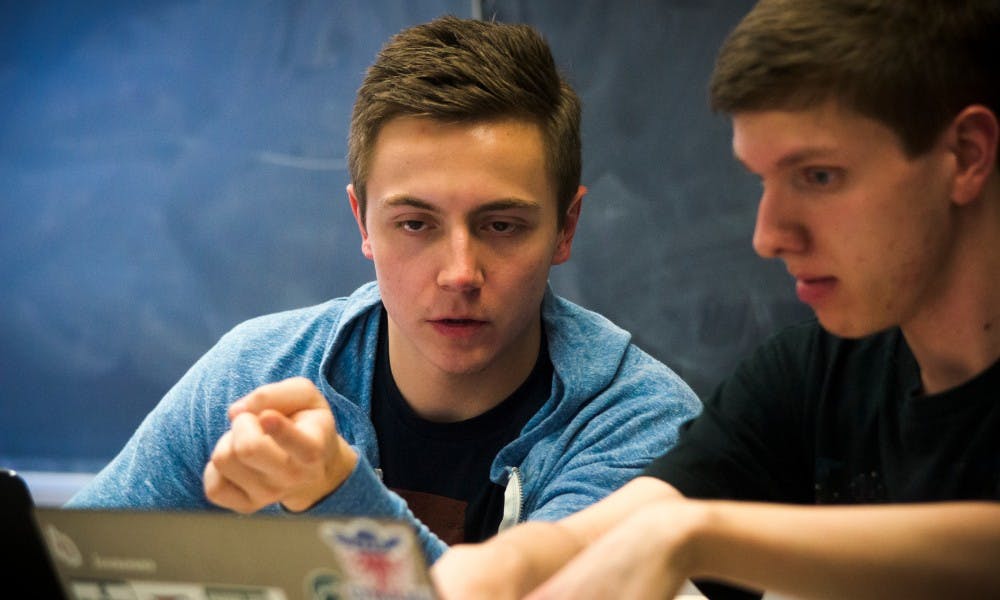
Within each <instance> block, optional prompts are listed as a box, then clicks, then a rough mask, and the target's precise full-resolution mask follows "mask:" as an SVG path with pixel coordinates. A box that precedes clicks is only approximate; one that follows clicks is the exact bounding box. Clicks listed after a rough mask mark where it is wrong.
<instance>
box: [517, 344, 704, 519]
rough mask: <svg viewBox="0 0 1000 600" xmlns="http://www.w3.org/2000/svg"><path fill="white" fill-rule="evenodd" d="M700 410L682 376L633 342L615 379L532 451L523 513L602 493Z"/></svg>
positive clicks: (568, 508) (539, 513)
mask: <svg viewBox="0 0 1000 600" xmlns="http://www.w3.org/2000/svg"><path fill="white" fill-rule="evenodd" d="M700 411H701V402H700V401H699V400H698V398H697V396H696V395H695V393H694V392H693V391H692V390H691V388H690V387H689V386H688V385H687V384H686V383H685V382H684V381H683V380H681V378H680V377H678V376H677V375H676V374H675V373H674V372H673V371H671V370H670V369H669V368H667V367H666V366H664V365H663V364H661V363H659V362H658V361H656V360H655V359H653V358H652V357H650V356H648V355H646V354H645V353H644V352H642V351H641V350H639V349H638V348H636V347H634V346H631V347H630V348H629V349H628V351H627V352H626V356H625V359H624V361H623V362H622V364H621V368H620V369H619V371H618V373H617V374H616V376H615V377H614V379H613V381H612V382H611V384H610V385H609V386H608V387H607V388H605V389H604V390H603V391H601V392H600V393H599V394H598V395H596V396H595V397H594V398H593V399H592V400H590V401H589V402H586V403H585V404H583V405H582V406H581V407H580V410H579V411H578V412H577V413H576V414H574V415H572V416H571V417H570V418H569V420H568V422H567V423H566V424H565V426H564V427H562V428H559V429H556V430H554V431H553V432H552V433H550V434H549V435H547V436H546V437H544V438H543V439H541V440H539V441H538V442H537V443H536V444H535V445H534V447H533V448H532V450H531V451H530V452H529V453H528V455H527V457H526V458H525V460H524V462H523V463H522V465H521V469H520V471H521V473H522V476H523V478H524V482H523V486H524V494H525V497H524V502H523V504H524V507H525V511H524V518H526V519H528V520H543V521H553V520H557V519H561V518H563V517H565V516H567V515H569V514H572V513H574V512H577V511H579V510H582V509H584V508H586V507H587V506H590V505H591V504H593V503H595V502H597V501H599V500H601V499H603V498H604V497H605V496H607V495H608V494H610V493H611V492H613V491H615V490H617V489H618V488H620V487H621V486H623V485H624V484H626V483H627V482H629V481H630V480H632V479H633V478H635V477H636V476H638V475H640V474H641V473H642V471H643V469H644V468H645V467H646V466H647V465H648V464H649V463H650V462H651V461H652V460H654V459H655V458H657V457H659V456H660V455H662V454H663V453H665V452H666V451H667V450H669V449H670V448H671V447H672V446H673V445H674V444H675V443H676V441H677V436H678V430H679V428H680V426H681V425H682V424H683V423H685V422H687V421H689V420H690V419H692V418H694V417H695V416H696V415H697V414H698V413H699V412H700Z"/></svg>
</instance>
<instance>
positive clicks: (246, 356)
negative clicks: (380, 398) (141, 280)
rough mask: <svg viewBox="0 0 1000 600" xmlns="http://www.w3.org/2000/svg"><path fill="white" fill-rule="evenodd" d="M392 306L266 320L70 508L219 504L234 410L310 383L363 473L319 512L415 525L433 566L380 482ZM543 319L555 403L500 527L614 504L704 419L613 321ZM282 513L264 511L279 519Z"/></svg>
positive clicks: (582, 313) (509, 491)
mask: <svg viewBox="0 0 1000 600" xmlns="http://www.w3.org/2000/svg"><path fill="white" fill-rule="evenodd" d="M382 310H383V308H382V304H381V298H380V295H379V292H378V286H377V284H375V283H374V282H372V283H369V284H366V285H364V286H362V287H361V288H359V289H358V290H357V291H355V292H354V293H353V294H352V295H351V296H349V297H346V298H337V299H334V300H331V301H329V302H326V303H324V304H320V305H317V306H312V307H308V308H302V309H298V310H293V311H288V312H282V313H277V314H273V315H267V316H263V317H258V318H256V319H252V320H250V321H247V322H245V323H243V324H241V325H239V326H237V327H236V328H234V329H233V330H232V331H230V332H229V333H227V334H226V335H225V336H223V337H222V339H221V340H220V341H219V343H218V344H216V345H215V347H214V348H212V349H211V350H210V351H209V352H208V353H206V354H205V355H204V356H203V357H202V358H201V359H200V360H199V361H198V362H197V363H195V364H194V366H192V367H191V369H190V370H189V371H188V372H187V373H186V374H185V375H184V377H182V378H181V380H180V381H179V382H178V383H177V384H176V385H175V386H174V387H173V388H172V389H171V390H170V391H169V392H167V395H166V396H164V398H163V400H161V401H160V403H159V404H158V405H157V406H156V408H154V409H153V411H152V412H150V414H149V415H148V416H147V417H146V419H145V420H144V421H143V422H142V424H141V425H140V426H139V428H138V429H137V430H136V432H135V435H133V436H132V438H131V439H130V440H129V441H128V443H127V444H126V445H125V447H124V448H123V449H122V451H121V452H120V453H119V454H118V456H117V457H115V458H114V460H112V461H111V462H110V463H109V464H108V465H107V466H106V467H105V468H104V469H102V470H101V472H100V473H98V475H97V477H95V478H94V479H93V480H92V481H91V482H90V483H89V484H88V485H87V486H86V487H84V488H83V489H82V490H80V492H78V493H77V494H76V495H75V496H74V497H73V498H72V499H71V500H70V502H69V503H68V505H69V506H74V507H93V508H98V507H101V508H149V509H199V510H205V509H217V508H218V507H215V506H214V505H212V504H211V503H210V502H209V501H208V499H207V498H205V494H204V489H203V487H202V472H203V471H204V468H205V465H206V464H207V463H208V460H209V457H210V455H211V453H212V450H213V448H214V447H215V444H216V442H217V441H218V439H219V438H220V437H222V435H223V434H224V433H226V431H227V430H228V429H229V420H228V419H227V417H226V410H227V408H228V406H229V405H230V404H232V403H233V402H234V401H236V400H237V399H239V398H241V397H243V396H245V395H246V394H248V393H250V392H251V391H252V390H254V389H255V388H257V387H259V386H261V385H263V384H265V383H271V382H274V381H280V380H282V379H287V378H289V377H295V376H301V377H305V378H307V379H309V380H311V381H312V382H313V383H315V384H316V387H318V388H319V389H320V391H322V392H323V395H324V396H326V398H327V400H328V401H329V402H330V406H331V408H332V410H333V413H334V416H335V418H336V421H337V429H338V431H339V432H340V434H341V435H342V436H343V437H344V439H346V440H347V442H348V443H349V444H351V446H353V447H354V449H355V450H356V451H357V452H358V456H359V460H358V464H357V467H356V468H355V469H354V471H353V472H352V473H351V475H350V476H349V477H348V478H347V480H346V481H344V483H343V484H342V485H341V486H340V487H339V488H337V490H335V491H334V492H333V493H332V494H330V495H329V496H327V497H326V498H325V499H323V500H322V501H320V502H319V503H317V504H316V505H315V506H313V507H312V508H310V509H309V510H308V511H307V512H308V514H312V515H324V514H338V515H343V514H347V515H359V516H360V515H365V516H372V517H390V518H400V519H406V520H409V521H410V522H411V523H412V524H413V525H414V526H415V527H416V529H417V533H418V536H419V538H420V541H421V544H422V545H423V549H424V552H425V554H426V556H427V558H428V561H429V562H433V561H434V560H437V558H438V557H439V556H440V555H441V554H442V553H444V551H445V550H446V549H447V546H446V545H445V544H444V542H442V541H441V540H440V539H438V538H437V537H436V536H435V535H434V534H433V533H431V532H430V530H429V529H427V527H426V526H424V525H423V524H422V523H420V522H419V521H418V520H417V519H416V518H414V516H413V515H412V513H410V511H409V509H408V508H407V506H406V503H405V502H404V501H403V499H402V498H400V497H399V496H398V495H396V494H395V493H393V492H391V491H389V490H388V489H387V488H386V487H385V486H383V485H382V483H381V482H380V481H379V478H378V475H377V473H376V470H375V469H376V468H377V467H378V465H379V456H378V443H377V441H376V439H375V430H374V428H373V426H372V424H371V421H370V420H369V412H370V407H371V388H372V374H373V371H374V368H375V353H376V347H377V345H378V328H379V318H380V316H381V311H382ZM542 319H543V321H544V323H545V326H544V330H545V333H546V337H547V340H548V346H549V354H550V357H551V360H552V365H553V376H552V394H551V396H550V398H549V399H548V401H546V403H545V404H544V405H543V406H542V408H541V409H540V410H539V411H538V413H537V414H535V416H533V417H532V418H531V419H530V420H529V421H528V422H527V424H526V425H525V426H524V429H523V430H522V432H521V435H520V437H518V438H517V439H516V440H514V441H512V442H511V443H509V444H508V445H507V446H506V447H504V448H503V449H502V450H501V451H500V453H499V454H497V457H496V459H494V461H493V466H492V468H491V470H490V478H491V479H492V480H493V481H494V482H496V483H497V484H499V485H502V486H506V493H505V502H504V505H505V506H504V516H503V521H502V523H501V528H505V527H507V526H510V525H513V524H515V523H517V522H520V521H524V520H527V519H534V520H548V521H551V520H556V519H559V518H562V517H565V516H567V515H569V514H571V513H573V512H576V511H578V510H580V509H582V508H585V507H586V506H589V505H590V504H592V503H594V502H596V501H598V500H600V499H601V498H603V497H605V496H606V495H608V494H609V493H611V492H612V491H614V490H615V489H617V488H619V487H621V486H622V485H623V484H625V483H626V482H627V481H629V480H630V479H632V478H633V477H635V476H636V475H637V474H639V473H640V472H641V470H642V468H643V467H645V466H646V464H647V463H649V462H650V461H651V460H652V459H653V458H655V457H657V456H659V455H660V454H662V453H663V452H665V451H666V450H667V449H668V448H670V447H671V446H672V445H673V444H674V442H675V441H676V439H677V429H678V427H679V426H680V425H681V423H683V422H684V421H687V420H688V419H690V418H692V417H693V416H695V414H696V413H697V412H698V411H699V410H700V407H701V405H700V403H699V402H698V400H697V398H696V396H695V394H694V392H692V391H691V389H690V388H689V387H688V386H687V385H686V384H685V383H684V382H683V381H682V380H681V379H680V378H679V377H678V376H677V375H676V374H674V373H673V371H671V370H670V369H668V368H667V367H666V366H664V365H663V364H662V363H660V362H658V361H656V360H655V359H653V358H652V357H651V356H649V355H648V354H646V353H645V352H643V351H642V350H640V349H639V348H637V347H636V346H634V345H632V344H631V342H630V339H631V336H630V335H629V334H628V333H627V332H626V331H624V330H622V329H620V328H618V327H616V326H615V325H613V324H612V323H611V322H609V321H608V320H607V319H605V318H604V317H602V316H600V315H598V314H596V313H593V312H591V311H588V310H585V309H583V308H581V307H579V306H577V305H575V304H573V303H571V302H569V301H567V300H564V299H562V298H559V297H557V296H556V295H555V294H553V293H552V291H551V289H549V290H546V294H545V297H544V299H543V301H542ZM280 511H281V507H280V506H279V505H277V504H275V505H272V506H269V507H267V508H265V509H264V510H263V511H261V512H280Z"/></svg>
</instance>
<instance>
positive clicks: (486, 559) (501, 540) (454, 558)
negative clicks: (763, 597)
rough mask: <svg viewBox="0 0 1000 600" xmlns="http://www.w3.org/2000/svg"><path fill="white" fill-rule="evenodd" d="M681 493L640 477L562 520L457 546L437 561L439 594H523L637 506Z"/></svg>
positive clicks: (494, 599)
mask: <svg viewBox="0 0 1000 600" xmlns="http://www.w3.org/2000/svg"><path fill="white" fill-rule="evenodd" d="M677 496H679V495H678V493H677V492H676V490H674V489H673V488H672V487H670V486H668V485H667V484H665V483H663V482H660V481H658V480H654V479H650V478H647V477H641V478H639V479H637V480H635V481H633V482H631V483H629V484H627V485H625V486H624V487H623V488H622V489H621V490H619V491H617V492H615V493H613V494H611V495H610V496H608V497H607V498H605V499H604V500H602V501H600V502H598V503H596V504H594V505H592V506H590V507H589V508H587V509H585V510H583V511H580V512H578V513H575V514H573V515H570V516H569V517H566V518H564V519H562V520H561V521H559V522H557V523H550V522H544V521H529V522H527V523H523V524H521V525H518V526H517V527H513V528H511V529H508V530H507V531H504V532H502V533H499V534H497V535H496V536H494V537H493V538H491V539H490V540H488V541H486V542H484V543H481V544H466V545H459V546H455V547H453V548H451V549H450V550H448V552H446V553H445V555H444V557H443V558H442V559H441V560H440V561H438V562H437V563H436V564H435V565H434V569H433V575H434V580H435V583H436V585H437V588H438V592H439V594H440V597H441V598H444V599H446V600H452V599H453V598H454V599H459V598H461V599H462V600H469V599H477V600H478V599H479V598H483V599H489V600H501V599H507V598H522V597H523V596H524V595H525V594H527V593H528V592H529V591H531V590H533V589H535V588H536V587H538V586H539V585H540V584H541V583H542V582H544V581H545V580H547V579H548V578H549V577H551V576H552V575H553V574H554V573H555V572H556V571H558V570H559V569H560V568H562V567H563V566H564V565H565V564H566V563H568V562H570V560H572V559H573V557H575V556H576V555H577V554H579V553H580V552H581V551H582V550H583V549H584V548H585V547H586V546H588V545H589V544H590V543H591V542H593V540H595V539H597V538H598V537H600V536H601V535H602V534H603V533H604V532H606V531H608V530H609V529H612V528H613V527H614V526H615V525H617V524H618V523H620V522H621V521H622V520H624V519H625V518H626V517H627V516H628V515H629V514H631V512H633V511H634V510H635V509H637V508H638V507H640V506H642V505H644V504H645V503H647V502H650V501H653V500H655V499H662V498H667V497H677Z"/></svg>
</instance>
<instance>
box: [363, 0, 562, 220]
mask: <svg viewBox="0 0 1000 600" xmlns="http://www.w3.org/2000/svg"><path fill="white" fill-rule="evenodd" d="M401 116H417V117H429V118H432V119H439V120H442V121H446V122H459V123H461V122H479V121H492V120H499V119H505V118H518V119H525V120H530V121H532V122H535V123H537V124H538V125H539V127H540V128H541V132H542V139H543V141H544V143H545V153H546V163H547V164H546V167H547V168H548V169H549V172H550V173H551V175H552V177H553V182H554V183H555V187H556V193H557V201H558V208H559V223H560V226H561V225H562V222H563V221H562V220H563V218H564V217H565V213H566V210H567V209H568V208H569V203H570V202H571V201H572V199H573V197H574V196H575V195H576V190H577V188H578V187H579V185H580V170H581V150H580V145H581V142H580V101H579V98H577V95H576V93H575V92H574V91H573V89H572V88H571V87H570V86H569V84H568V83H567V82H566V81H565V80H564V79H563V78H562V76H561V75H560V73H559V71H558V69H557V67H556V64H555V59H554V58H553V57H552V53H551V51H550V49H549V46H548V44H547V43H546V42H545V40H544V39H543V38H542V36H541V35H540V34H539V33H538V32H537V31H535V30H534V29H532V28H531V27H529V26H527V25H515V24H504V23H495V22H485V21H477V20H471V19H468V20H467V19H459V18H456V17H453V16H445V17H441V18H438V19H436V20H434V21H431V22H429V23H425V24H422V25H417V26H415V27H411V28H409V29H404V30H403V31H401V32H400V33H398V34H396V35H395V36H393V37H392V39H390V40H389V42H388V43H387V44H386V45H385V46H384V47H383V48H382V50H381V51H380V52H379V54H378V57H377V58H376V59H375V62H374V64H372V66H371V67H369V69H368V71H367V73H366V74H365V79H364V82H363V83H362V84H361V87H360V88H359V89H358V95H357V99H356V101H355V103H354V112H353V114H352V116H351V132H350V137H349V140H348V153H347V164H348V169H349V172H350V176H351V182H352V183H353V184H354V189H355V192H356V194H357V197H358V202H359V203H360V204H361V206H360V211H361V214H362V217H363V216H364V210H365V202H366V200H365V191H366V190H365V186H366V183H367V179H368V174H369V169H370V167H371V157H372V152H373V150H374V147H375V141H376V139H377V138H378V134H379V131H380V130H381V129H382V127H383V126H384V125H385V124H386V123H387V122H388V121H390V120H391V119H394V118H396V117H401Z"/></svg>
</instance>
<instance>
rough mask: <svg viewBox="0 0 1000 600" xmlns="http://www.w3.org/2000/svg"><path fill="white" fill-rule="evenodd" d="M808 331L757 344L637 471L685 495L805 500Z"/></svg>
mask: <svg viewBox="0 0 1000 600" xmlns="http://www.w3.org/2000/svg"><path fill="white" fill-rule="evenodd" d="M814 329H815V326H814V324H813V323H812V322H810V323H809V324H803V325H798V326H795V327H792V328H789V329H787V330H785V331H784V332H782V333H781V334H778V335H776V336H774V337H772V338H771V339H770V340H768V342H766V343H765V344H764V345H762V346H761V347H760V348H758V349H757V350H756V351H755V352H754V353H753V354H752V355H751V356H750V357H749V358H748V359H747V360H745V361H744V362H743V363H742V364H741V365H740V366H739V367H738V368H737V370H736V371H735V372H734V373H733V375H732V376H730V377H729V378H728V379H727V380H725V381H724V382H723V383H722V384H721V385H720V386H719V387H718V388H717V389H716V391H715V393H714V394H713V395H712V396H711V397H710V398H709V399H708V400H707V401H706V402H705V406H704V410H703V411H702V414H701V415H699V416H698V417H697V418H695V419H694V420H692V421H690V422H688V423H687V424H685V426H684V427H683V428H682V430H681V435H680V439H679V440H678V443H677V445H676V446H674V448H673V449H671V450H670V451H669V452H668V453H667V454H665V455H664V456H662V457H660V458H658V459H657V460H655V461H653V462H652V463H651V464H650V465H649V466H648V467H647V469H646V471H645V473H644V474H645V475H649V476H653V477H656V478H659V479H662V480H664V481H666V482H667V483H670V484H671V485H673V486H674V487H676V488H677V489H678V490H679V491H680V492H681V493H682V494H684V495H685V496H688V497H692V498H717V499H734V500H756V501H768V502H796V503H808V502H811V494H810V485H811V484H810V481H811V477H809V473H810V472H811V452H812V450H811V447H810V444H809V443H808V434H807V432H806V430H805V427H804V416H803V410H804V409H803V396H804V394H808V393H809V391H808V390H807V389H806V386H805V385H804V382H805V381H808V379H807V378H808V377H809V376H810V374H809V373H808V372H807V371H808V369H807V365H806V362H805V360H804V357H806V356H808V355H809V353H810V352H812V351H813V350H815V346H816V343H815V342H816V338H815V334H814V333H813V332H814Z"/></svg>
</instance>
